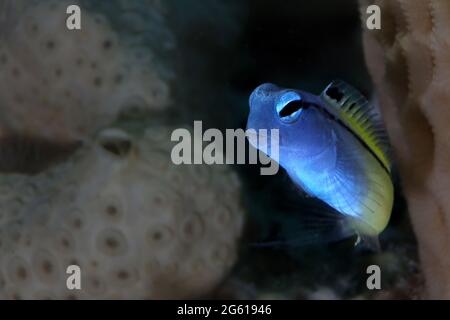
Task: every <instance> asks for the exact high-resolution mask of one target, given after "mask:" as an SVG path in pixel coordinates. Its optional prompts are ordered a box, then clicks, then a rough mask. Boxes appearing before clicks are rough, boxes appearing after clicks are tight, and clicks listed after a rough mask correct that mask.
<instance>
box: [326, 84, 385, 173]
mask: <svg viewBox="0 0 450 320" xmlns="http://www.w3.org/2000/svg"><path fill="white" fill-rule="evenodd" d="M320 97H321V99H322V100H323V101H324V102H325V105H326V107H327V108H328V109H329V110H328V111H329V112H331V113H332V114H333V115H335V116H336V117H337V118H338V119H339V120H340V121H342V122H343V123H344V124H345V125H346V126H347V127H348V128H349V129H350V130H351V131H352V132H353V133H354V134H356V135H357V136H358V137H359V138H360V139H361V140H362V141H363V142H364V143H365V144H366V146H367V147H368V148H369V149H370V150H371V151H372V152H373V153H374V155H375V156H376V157H377V158H378V160H379V161H380V162H381V163H382V164H383V166H384V167H385V168H386V169H387V170H388V171H389V172H391V158H390V152H389V140H388V137H387V134H386V130H385V128H384V125H383V122H382V120H381V117H380V115H379V113H378V112H377V111H376V110H375V109H374V108H373V106H371V105H370V104H369V102H368V101H367V99H366V98H365V97H364V96H363V95H362V94H361V93H359V91H357V90H356V89H354V88H353V87H352V86H350V85H348V84H347V83H345V82H343V81H340V80H335V81H333V82H332V83H331V84H329V85H328V87H326V88H325V90H324V91H323V92H322V94H321V95H320Z"/></svg>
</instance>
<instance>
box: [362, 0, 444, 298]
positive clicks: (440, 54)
mask: <svg viewBox="0 0 450 320" xmlns="http://www.w3.org/2000/svg"><path fill="white" fill-rule="evenodd" d="M370 4H376V5H379V6H380V8H381V30H367V29H366V28H365V23H364V21H365V20H364V19H365V18H364V17H367V14H366V13H365V9H366V8H367V6H368V5H370ZM361 10H362V16H363V26H364V29H365V31H364V46H365V54H366V61H367V65H368V68H369V71H370V73H371V75H372V78H373V81H374V84H375V88H376V91H377V93H378V95H379V99H380V107H381V109H382V111H383V115H384V120H385V122H386V126H387V129H388V133H389V135H390V138H391V141H392V144H393V146H394V152H395V157H396V160H397V163H398V166H399V170H400V175H401V179H402V186H403V189H404V193H405V195H406V198H407V201H408V207H409V212H410V216H411V221H412V224H413V228H414V231H415V234H416V237H417V241H418V250H419V256H420V262H421V268H422V271H423V273H424V275H425V282H426V284H425V292H424V297H426V298H435V299H450V90H449V84H450V78H449V75H450V32H449V31H450V1H448V0H377V1H361Z"/></svg>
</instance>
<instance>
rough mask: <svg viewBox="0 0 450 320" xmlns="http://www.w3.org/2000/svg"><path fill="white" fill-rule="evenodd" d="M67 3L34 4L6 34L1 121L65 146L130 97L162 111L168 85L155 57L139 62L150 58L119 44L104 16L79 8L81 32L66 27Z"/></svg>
mask: <svg viewBox="0 0 450 320" xmlns="http://www.w3.org/2000/svg"><path fill="white" fill-rule="evenodd" d="M73 2H74V1H71V2H70V3H71V4H72V3H73ZM67 5H68V3H67V2H66V1H41V2H39V3H38V4H37V5H34V6H30V7H29V8H28V9H27V10H25V12H24V13H23V14H20V15H19V18H18V21H16V22H15V24H14V28H13V29H12V31H11V32H9V33H8V34H7V35H5V37H6V39H5V41H3V43H2V44H0V83H2V86H1V88H0V112H1V113H2V119H1V122H0V123H1V124H2V125H3V126H4V127H7V128H9V129H12V130H14V131H19V132H21V133H25V134H29V135H32V136H42V137H45V138H50V139H52V140H61V141H67V140H74V139H84V138H85V137H86V136H89V135H91V134H93V133H94V132H95V131H96V130H98V129H99V128H102V127H103V126H104V125H106V124H109V123H110V122H111V121H112V120H113V119H115V117H116V116H117V114H118V113H119V112H120V111H121V110H122V109H124V108H127V107H128V104H129V103H130V101H133V99H136V98H139V99H140V100H141V101H143V102H144V105H145V107H146V108H147V109H161V108H164V107H165V106H166V105H167V104H168V100H169V98H168V96H169V93H168V86H167V84H166V83H165V82H164V81H162V80H161V77H160V75H159V74H158V73H157V72H156V71H155V70H156V69H155V66H154V64H152V62H151V59H145V58H143V57H142V54H143V53H145V55H148V56H150V55H151V53H149V52H147V51H144V50H139V52H137V51H132V50H131V49H129V48H127V46H125V45H122V42H121V39H120V37H119V36H118V35H117V33H116V32H115V31H114V30H113V29H112V28H111V26H110V25H109V23H108V21H107V20H106V19H105V17H104V16H102V15H97V14H93V13H90V12H89V11H88V10H83V11H82V29H81V30H68V29H67V27H66V19H67V14H66V8H67ZM144 62H145V63H144Z"/></svg>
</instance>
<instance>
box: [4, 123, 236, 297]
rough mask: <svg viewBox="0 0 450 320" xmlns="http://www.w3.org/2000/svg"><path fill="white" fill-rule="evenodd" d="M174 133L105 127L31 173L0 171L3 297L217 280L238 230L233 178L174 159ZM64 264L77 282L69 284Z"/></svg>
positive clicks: (133, 290) (200, 289)
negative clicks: (76, 271)
mask: <svg viewBox="0 0 450 320" xmlns="http://www.w3.org/2000/svg"><path fill="white" fill-rule="evenodd" d="M171 131H172V128H170V127H151V128H148V129H147V130H146V131H145V133H144V134H143V135H140V136H138V135H133V134H131V133H130V132H127V131H125V130H122V129H118V128H111V129H105V130H103V131H101V132H100V133H99V136H98V137H97V139H96V140H95V141H96V142H95V144H93V145H91V146H86V147H84V148H82V149H80V150H79V151H78V152H77V153H76V154H75V155H74V156H73V157H72V158H71V159H70V160H68V161H67V162H65V163H64V164H62V165H59V166H57V167H55V168H52V169H50V170H49V171H46V172H44V173H42V174H40V175H38V176H34V177H33V176H31V177H30V176H24V175H6V176H1V177H0V178H1V179H0V186H1V191H2V192H1V193H0V194H1V197H2V199H1V204H2V210H1V212H2V216H1V217H2V220H1V227H0V298H28V299H35V298H59V299H64V298H108V299H110V298H194V297H199V296H201V295H203V294H206V293H208V292H209V290H211V289H212V288H213V287H214V286H215V285H216V284H218V282H219V281H220V280H221V278H222V277H223V276H224V275H225V274H226V272H227V271H228V270H229V269H230V267H231V266H232V265H233V263H234V261H235V258H236V246H237V243H238V238H239V236H240V232H241V229H242V222H243V210H242V207H241V205H240V202H239V197H240V192H239V181H238V180H237V177H236V176H235V175H234V173H233V172H232V171H230V169H228V168H227V167H226V166H222V167H221V166H206V165H203V166H202V165H197V166H175V165H173V164H172V162H171V161H170V152H171V146H170V144H168V143H167V141H169V140H170V133H171ZM199 143H201V142H199ZM71 264H76V265H79V266H80V267H81V271H82V290H78V291H77V290H74V291H69V290H68V289H67V288H66V278H67V275H66V274H65V271H66V268H67V266H68V265H71Z"/></svg>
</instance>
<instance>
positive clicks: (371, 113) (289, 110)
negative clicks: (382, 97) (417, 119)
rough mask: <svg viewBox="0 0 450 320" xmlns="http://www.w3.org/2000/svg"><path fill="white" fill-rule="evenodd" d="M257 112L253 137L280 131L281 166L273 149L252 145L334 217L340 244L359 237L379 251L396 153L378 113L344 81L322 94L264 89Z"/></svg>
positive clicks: (254, 101) (253, 103) (254, 97)
mask: <svg viewBox="0 0 450 320" xmlns="http://www.w3.org/2000/svg"><path fill="white" fill-rule="evenodd" d="M249 106H250V111H249V115H248V119H247V131H254V130H256V131H257V132H258V131H259V130H260V129H268V130H274V129H277V130H278V131H279V140H278V141H271V142H270V144H269V145H273V143H278V144H279V146H278V154H277V157H276V159H274V158H275V157H273V155H272V151H271V148H270V147H267V145H264V146H261V145H259V144H258V136H257V135H250V136H247V139H248V140H249V143H250V144H251V145H252V146H253V147H254V148H256V149H258V150H260V151H262V152H264V153H265V154H266V155H267V156H269V157H271V158H272V159H273V160H275V161H277V162H278V163H279V165H280V166H281V167H282V168H283V169H284V170H285V172H286V173H287V175H288V176H289V178H290V180H291V181H292V182H293V183H294V185H296V186H297V187H299V188H300V189H301V190H303V191H304V192H305V193H306V194H307V195H308V196H310V197H313V198H317V199H319V200H320V201H322V202H324V203H325V204H326V205H327V206H328V207H330V208H331V209H332V210H333V211H334V212H333V214H332V215H331V216H332V217H333V218H332V219H331V221H332V222H333V223H334V224H335V226H336V227H337V230H338V237H337V238H336V240H337V239H341V238H345V237H349V236H355V235H356V236H357V240H356V242H355V245H356V244H358V243H360V242H361V241H362V242H364V243H366V245H367V246H368V247H369V248H372V249H374V250H379V249H380V243H379V240H378V237H379V234H380V233H381V232H382V231H383V230H384V229H385V228H386V227H387V225H388V223H389V219H390V216H391V212H392V207H393V202H394V185H393V179H392V157H391V148H390V144H389V139H388V136H387V133H386V130H385V128H384V125H383V122H382V118H381V115H380V113H379V112H378V110H377V109H376V108H375V107H374V106H373V105H371V104H370V103H369V102H368V100H367V99H366V98H365V97H364V96H363V95H362V94H361V93H360V92H359V91H358V90H357V89H355V88H353V87H352V86H351V85H349V84H347V83H345V82H344V81H341V80H334V81H332V82H331V83H330V84H329V85H328V86H327V87H326V88H325V89H324V90H323V91H322V92H321V94H320V95H315V94H312V93H309V92H306V91H302V90H296V89H287V88H282V87H278V86H277V85H275V84H271V83H264V84H261V85H260V86H258V87H257V88H256V89H254V90H253V92H252V93H251V95H250V98H249ZM250 129H253V130H250ZM323 216H326V217H327V223H330V222H329V221H330V219H329V216H330V215H329V214H323V213H322V214H321V215H320V216H318V221H319V222H320V221H323V220H324V219H323ZM320 219H322V220H320ZM309 220H313V219H311V218H310V219H309ZM315 225H316V226H317V225H320V223H316V224H315Z"/></svg>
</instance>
